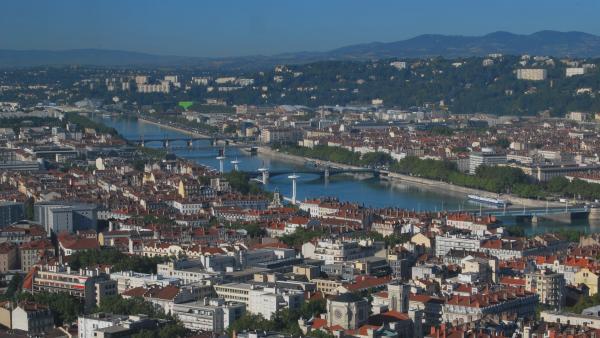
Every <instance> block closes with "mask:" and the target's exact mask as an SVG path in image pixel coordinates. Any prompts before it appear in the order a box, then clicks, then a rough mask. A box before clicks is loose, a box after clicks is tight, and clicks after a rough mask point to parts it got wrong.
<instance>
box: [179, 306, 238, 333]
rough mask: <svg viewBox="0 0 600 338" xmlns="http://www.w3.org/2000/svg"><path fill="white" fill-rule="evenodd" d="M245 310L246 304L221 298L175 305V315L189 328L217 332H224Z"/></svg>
mask: <svg viewBox="0 0 600 338" xmlns="http://www.w3.org/2000/svg"><path fill="white" fill-rule="evenodd" d="M245 312H246V305H245V304H243V303H238V302H226V301H225V300H223V299H220V298H217V299H209V298H204V299H203V300H200V301H195V302H188V303H182V304H175V305H173V315H174V316H176V317H177V319H179V321H181V323H182V324H183V326H185V327H186V328H187V329H190V330H193V331H207V332H214V333H217V334H222V333H223V332H224V331H225V330H226V329H227V328H228V327H229V325H230V324H232V323H233V322H234V321H236V320H237V319H238V318H240V317H241V316H242V315H243V314H244V313H245Z"/></svg>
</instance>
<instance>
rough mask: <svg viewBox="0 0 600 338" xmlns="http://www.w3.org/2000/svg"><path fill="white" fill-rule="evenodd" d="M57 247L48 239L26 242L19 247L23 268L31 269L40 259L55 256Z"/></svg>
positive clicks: (24, 269) (25, 269)
mask: <svg viewBox="0 0 600 338" xmlns="http://www.w3.org/2000/svg"><path fill="white" fill-rule="evenodd" d="M54 254H55V249H54V245H52V242H50V240H48V239H40V240H36V241H31V242H26V243H23V244H21V246H20V247H19V257H20V262H21V270H22V271H29V270H31V268H32V267H33V265H34V264H37V263H38V262H39V261H40V259H42V258H44V257H46V258H52V257H54Z"/></svg>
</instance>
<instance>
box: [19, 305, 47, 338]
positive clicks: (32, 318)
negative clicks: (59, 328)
mask: <svg viewBox="0 0 600 338" xmlns="http://www.w3.org/2000/svg"><path fill="white" fill-rule="evenodd" d="M53 328H54V316H53V315H52V311H51V310H50V309H49V308H48V306H46V305H41V304H36V303H27V302H23V303H20V304H19V305H17V307H16V308H15V309H14V310H12V329H13V330H23V331H26V332H28V333H29V334H36V333H42V332H47V331H50V330H52V329H53Z"/></svg>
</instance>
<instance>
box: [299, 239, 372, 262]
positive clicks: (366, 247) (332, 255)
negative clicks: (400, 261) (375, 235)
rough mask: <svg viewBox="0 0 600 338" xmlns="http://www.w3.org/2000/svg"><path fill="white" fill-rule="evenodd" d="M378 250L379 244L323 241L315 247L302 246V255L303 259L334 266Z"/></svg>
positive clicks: (311, 245)
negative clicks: (317, 260)
mask: <svg viewBox="0 0 600 338" xmlns="http://www.w3.org/2000/svg"><path fill="white" fill-rule="evenodd" d="M309 244H310V245H309ZM361 244H363V245H361ZM313 246H314V247H313ZM378 249H380V247H379V244H377V243H374V242H364V243H359V242H358V241H356V240H354V241H342V240H339V239H338V240H332V239H323V240H320V241H318V242H317V244H316V245H314V244H312V243H306V244H305V245H303V246H302V255H303V256H304V258H311V259H319V260H322V261H324V262H325V264H336V263H342V262H347V261H355V260H358V259H362V258H365V257H369V256H372V255H373V254H374V253H375V252H376V251H377V250H378Z"/></svg>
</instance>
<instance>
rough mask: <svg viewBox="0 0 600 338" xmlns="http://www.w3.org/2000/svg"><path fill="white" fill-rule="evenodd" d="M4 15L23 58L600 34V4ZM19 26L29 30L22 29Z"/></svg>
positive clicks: (176, 7)
mask: <svg viewBox="0 0 600 338" xmlns="http://www.w3.org/2000/svg"><path fill="white" fill-rule="evenodd" d="M517 4H518V6H516V5H517ZM2 7H4V10H2V11H1V13H0V41H2V42H1V43H0V49H16V50H31V49H34V50H37V49H49V50H66V49H87V48H94V49H106V50H125V51H135V52H143V53H150V54H158V55H179V56H194V57H196V56H200V57H229V56H246V55H274V54H280V53H288V52H290V53H292V52H301V51H328V50H332V49H335V48H339V47H343V46H347V45H353V44H360V43H369V42H375V41H378V42H393V41H398V40H404V39H408V38H412V37H415V36H418V35H421V34H445V35H465V36H480V35H485V34H488V33H491V32H495V31H509V32H512V33H516V34H530V33H533V32H536V31H540V30H557V31H582V32H586V33H590V34H600V27H597V24H596V22H595V16H594V13H597V10H598V9H600V4H598V3H596V2H592V1H577V2H573V3H569V4H565V3H562V2H559V1H545V2H541V1H530V2H527V3H526V4H522V3H517V2H516V1H506V2H502V3H485V4H481V3H477V4H474V3H471V2H469V1H462V0H461V1H454V2H452V3H446V2H442V1H421V2H418V3H413V2H410V3H395V2H388V1H380V2H376V3H374V4H373V5H372V6H370V7H365V6H364V4H363V3H361V2H359V1H343V2H342V1H328V2H327V3H325V4H322V3H318V2H314V1H304V2H301V3H286V4H285V6H281V4H279V3H277V2H274V1H270V0H265V1H254V2H251V3H246V2H240V1H220V2H215V1H209V2H201V3H193V2H186V1H177V2H175V3H172V2H169V3H168V4H166V3H165V4H161V3H160V2H158V1H144V2H143V3H142V2H140V1H128V2H125V3H120V2H116V1H104V2H102V3H92V4H88V3H85V4H83V3H77V2H74V1H64V2H60V3H54V2H52V3H50V2H48V3H47V2H41V1H19V2H14V1H13V2H8V3H3V5H2ZM517 9H518V10H517ZM567 10H569V11H576V12H577V13H578V15H577V20H575V19H572V18H569V17H567V16H565V15H564V13H565V12H566V11H567ZM16 13H18V14H19V15H15V14H16ZM489 13H494V15H493V16H490V15H489ZM217 14H218V15H217ZM19 26H23V29H19V30H15V29H14V28H15V27H19ZM74 28H76V29H74Z"/></svg>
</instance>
